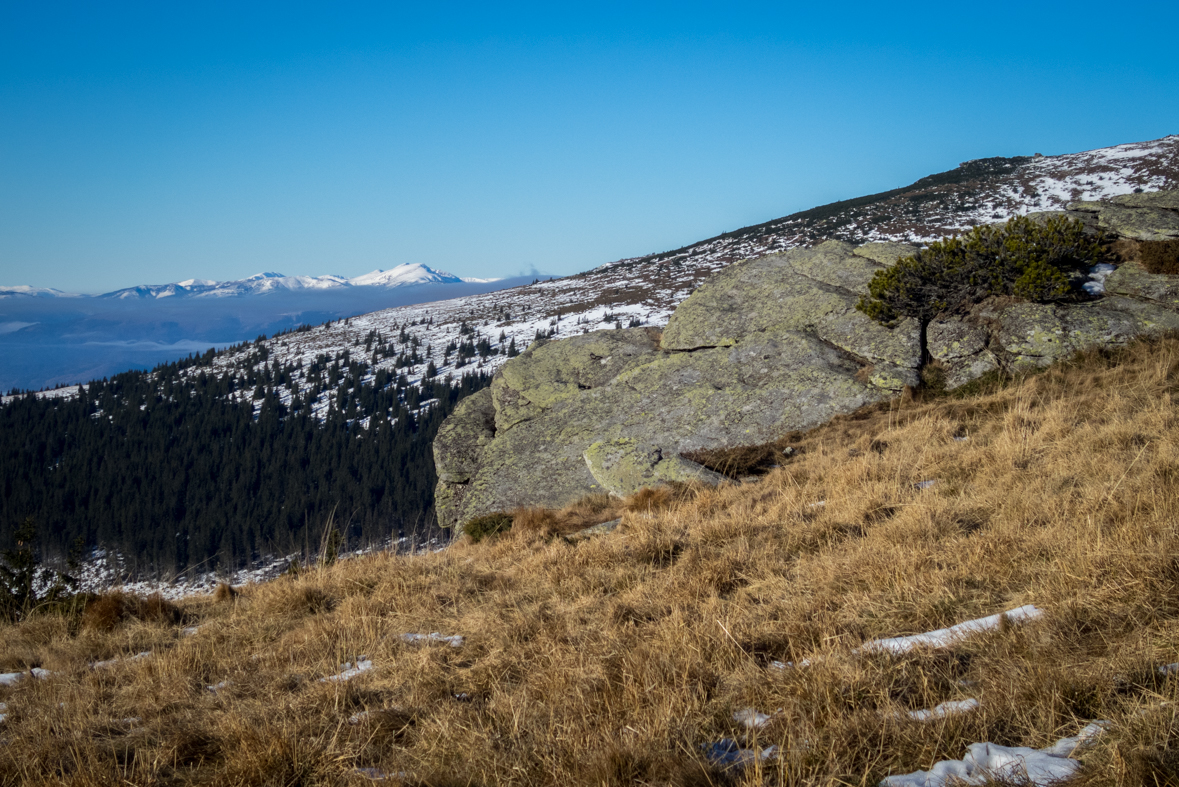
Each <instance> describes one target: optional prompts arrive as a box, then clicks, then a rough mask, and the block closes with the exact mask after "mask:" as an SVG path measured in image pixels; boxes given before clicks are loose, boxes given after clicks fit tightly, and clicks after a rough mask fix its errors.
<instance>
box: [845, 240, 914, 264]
mask: <svg viewBox="0 0 1179 787" xmlns="http://www.w3.org/2000/svg"><path fill="white" fill-rule="evenodd" d="M920 250H921V247H920V246H914V245H913V244H911V243H893V242H876V243H865V244H864V245H863V246H857V247H856V248H855V249H854V250H853V251H852V253H853V254H856V255H858V256H860V257H867V258H868V259H870V260H872V261H873V262H876V263H879V264H880V265H883V266H885V267H891V266H893V265H896V264H897V260H899V259H901V258H902V257H912V256H913V255H914V254H916V253H917V252H918V251H920Z"/></svg>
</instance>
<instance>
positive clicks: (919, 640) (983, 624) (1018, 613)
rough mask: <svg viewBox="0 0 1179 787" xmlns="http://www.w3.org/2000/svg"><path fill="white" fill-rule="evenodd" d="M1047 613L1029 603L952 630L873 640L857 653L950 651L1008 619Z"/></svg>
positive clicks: (945, 629) (1014, 621)
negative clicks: (928, 649)
mask: <svg viewBox="0 0 1179 787" xmlns="http://www.w3.org/2000/svg"><path fill="white" fill-rule="evenodd" d="M1043 614H1044V612H1043V610H1041V609H1037V608H1036V607H1035V606H1034V605H1032V604H1026V605H1024V606H1022V607H1017V608H1016V609H1013V610H1010V611H1008V612H1000V613H998V614H996V615H988V616H987V617H985V618H977V619H975V620H967V621H965V622H963V623H958V624H957V625H954V626H950V627H949V628H944V629H937V630H936V631H929V632H926V633H924V634H912V635H909V636H907V637H890V638H888V639H877V640H872V641H871V642H867V643H865V644H864V645H863V646H862V647H860V648H858V649H857V650H856V651H855V652H856V653H860V652H867V653H873V652H888V653H908V652H909V651H911V650H914V649H916V648H933V649H935V650H936V649H943V648H949V647H952V646H953V645H954V644H956V643H958V642H960V641H961V640H963V639H965V638H967V637H969V636H971V635H973V634H978V633H981V632H984V631H995V630H997V629H998V628H999V627H1000V626H1001V625H1003V619H1004V618H1006V619H1007V621H1008V622H1009V623H1022V622H1024V621H1028V620H1035V619H1036V618H1038V617H1040V616H1041V615H1043Z"/></svg>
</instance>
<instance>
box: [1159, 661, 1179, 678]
mask: <svg viewBox="0 0 1179 787" xmlns="http://www.w3.org/2000/svg"><path fill="white" fill-rule="evenodd" d="M1159 674H1160V675H1176V674H1179V661H1176V662H1175V663H1173V664H1164V665H1163V666H1161V667H1159Z"/></svg>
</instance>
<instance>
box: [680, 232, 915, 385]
mask: <svg viewBox="0 0 1179 787" xmlns="http://www.w3.org/2000/svg"><path fill="white" fill-rule="evenodd" d="M854 250H855V247H853V246H852V245H851V244H848V243H843V242H841V241H828V242H826V243H823V244H820V245H819V246H816V247H815V248H813V249H791V250H790V251H788V252H785V253H782V254H773V255H770V256H767V257H762V258H760V259H756V260H748V261H746V262H742V263H738V264H737V265H733V266H730V267H729V268H726V269H725V270H723V271H721V272H720V273H718V274H717V275H716V276H714V277H713V278H711V279H709V280H708V281H707V282H706V283H705V284H704V285H702V286H701V287H700V288H699V289H697V290H696V292H694V293H692V295H691V296H689V297H688V299H687V300H685V301H684V302H683V303H682V304H680V305H679V307H678V308H677V309H676V310H675V313H674V314H672V316H671V319H670V320H669V321H668V323H667V327H666V329H664V332H663V341H662V346H663V348H664V349H670V350H693V349H698V348H702V347H727V346H731V345H733V344H736V343H737V342H739V341H741V340H742V339H743V338H745V337H747V336H750V335H752V334H755V333H759V332H783V331H799V332H804V333H810V334H813V335H814V336H816V337H817V338H819V339H820V340H822V341H824V342H827V343H829V344H832V345H834V346H835V347H837V348H839V349H841V350H844V351H846V352H848V353H851V354H853V355H855V356H857V357H859V358H861V359H863V360H864V361H865V363H866V364H871V365H873V367H874V369H875V370H876V371H874V372H873V375H874V376H872V375H870V381H871V382H872V383H873V384H874V385H876V386H878V387H880V388H885V389H889V390H892V391H899V390H900V389H901V388H903V387H904V386H905V385H915V384H916V382H917V370H918V368H919V367H920V365H921V337H920V326H919V325H918V324H917V323H916V321H914V320H906V321H904V322H902V323H901V324H900V325H898V326H897V327H896V328H886V327H884V326H883V325H881V324H879V323H877V322H876V321H875V320H872V319H871V318H869V317H868V316H867V315H865V314H863V313H861V312H859V311H856V308H855V307H856V302H857V301H858V300H859V298H860V296H861V295H864V294H867V292H868V282H869V281H870V280H871V279H872V276H873V275H875V273H876V272H877V271H879V270H881V269H882V267H883V266H881V265H880V264H879V263H877V262H875V261H874V260H872V259H870V258H869V257H867V256H863V255H857V254H854V253H853V251H854Z"/></svg>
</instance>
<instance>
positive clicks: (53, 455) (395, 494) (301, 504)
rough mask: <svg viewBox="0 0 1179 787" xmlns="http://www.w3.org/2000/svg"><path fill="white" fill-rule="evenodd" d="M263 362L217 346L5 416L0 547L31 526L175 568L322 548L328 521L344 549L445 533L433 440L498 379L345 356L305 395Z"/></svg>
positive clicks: (14, 408)
mask: <svg viewBox="0 0 1179 787" xmlns="http://www.w3.org/2000/svg"><path fill="white" fill-rule="evenodd" d="M259 353H260V357H255V358H254V359H253V360H254V362H255V363H254V364H253V365H252V366H250V367H249V368H247V369H245V370H244V371H241V372H240V373H233V372H229V373H226V372H225V371H224V370H214V369H213V368H212V361H213V358H214V355H213V353H211V352H210V353H208V354H206V355H204V356H200V357H192V358H189V359H185V360H184V361H180V362H177V363H173V364H167V365H163V366H160V367H157V368H156V369H154V370H152V371H150V372H141V371H133V372H126V373H124V374H119V375H117V376H115V377H113V378H110V379H106V380H102V381H95V382H93V383H91V384H90V385H89V386H88V388H87V389H85V390H83V392H82V394H81V396H80V397H77V398H73V399H64V398H59V399H53V398H37V397H35V396H33V395H32V394H28V395H25V396H21V397H20V398H18V399H16V400H13V401H10V402H9V403H8V404H7V405H4V406H3V407H0V528H2V530H0V541H3V542H4V544H5V545H8V544H11V543H12V541H13V534H14V533H15V531H16V530H17V528H18V527H20V526H21V524H22V523H24V522H25V521H26V520H27V519H28V518H29V517H32V519H33V521H34V522H35V524H36V528H37V533H38V543H39V547H40V548H41V550H42V551H43V552H44V553H45V554H47V555H50V556H52V555H65V554H67V552H68V551H69V550H70V549H71V547H72V546H74V545H75V544H76V543H77V542H78V539H81V543H83V544H84V545H85V546H87V547H96V546H97V547H103V548H108V549H115V550H118V551H119V552H120V553H122V554H123V555H124V556H126V557H127V558H129V559H130V560H131V561H132V562H133V564H134V566H136V567H138V568H139V569H141V570H163V571H170V570H183V569H185V568H189V567H196V566H200V567H201V568H202V570H205V569H208V568H216V567H237V566H241V565H243V564H246V563H248V562H249V561H251V560H255V559H258V558H260V557H263V556H266V555H284V554H291V553H293V552H303V551H305V550H309V551H311V552H314V551H315V550H316V548H317V547H318V546H319V544H320V539H321V538H322V537H323V534H324V531H325V529H326V528H327V527H328V526H329V522H330V523H331V526H332V527H334V528H336V529H338V530H339V531H340V533H341V535H343V536H344V539H345V546H346V547H347V548H356V547H359V546H363V545H367V544H372V543H380V542H382V541H385V540H387V539H389V538H390V537H392V538H393V539H394V540H395V539H397V538H398V537H401V536H405V537H408V538H410V539H412V540H415V541H417V542H423V541H426V540H428V539H429V538H430V537H432V536H435V535H437V534H438V531H437V530H436V524H435V519H434V512H433V496H434V484H435V481H436V476H435V471H434V462H433V456H432V454H431V447H430V445H431V441H432V440H433V437H434V434H435V432H436V431H437V429H438V426H439V425H440V424H441V423H442V421H443V419H445V417H446V416H447V415H448V414H449V413H450V412H451V411H452V410H453V409H454V406H455V405H456V404H457V403H458V401H459V400H461V399H462V398H463V397H464V396H466V395H467V394H469V393H473V392H474V391H477V390H479V389H480V388H483V387H484V386H486V385H487V384H488V383H489V382H490V375H487V374H484V373H482V372H475V373H473V374H467V375H464V376H463V377H462V378H461V380H455V381H451V380H449V379H445V380H444V379H426V380H423V381H422V382H421V383H420V384H418V385H412V386H411V385H410V384H409V382H408V380H407V379H406V377H405V375H404V374H395V373H391V372H390V371H388V370H379V371H377V372H376V373H375V374H374V373H372V370H371V368H370V367H369V366H368V365H367V364H365V363H363V362H357V361H354V360H352V359H350V358H349V356H348V353H347V351H345V352H343V353H340V354H338V355H337V356H336V357H334V358H332V357H328V356H321V357H320V358H318V359H317V360H316V361H315V362H313V363H312V364H311V367H310V370H309V371H310V372H311V374H310V375H309V377H308V378H307V379H311V380H312V381H313V382H312V384H311V385H310V386H309V388H308V389H307V390H299V387H298V385H297V384H295V383H294V382H293V381H292V379H291V371H292V367H289V366H288V367H286V368H283V367H280V366H279V364H278V363H277V362H276V363H273V364H270V365H268V364H267V363H266V357H265V348H264V347H261V348H260V349H259ZM324 391H328V392H330V393H331V397H330V406H328V407H327V409H326V410H322V411H320V412H318V413H316V412H313V407H312V405H311V403H314V402H316V401H317V400H318V399H319V398H320V394H321V393H322V392H324ZM323 398H324V399H329V397H326V396H325V397H323ZM431 400H433V401H431ZM423 405H425V406H423Z"/></svg>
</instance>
